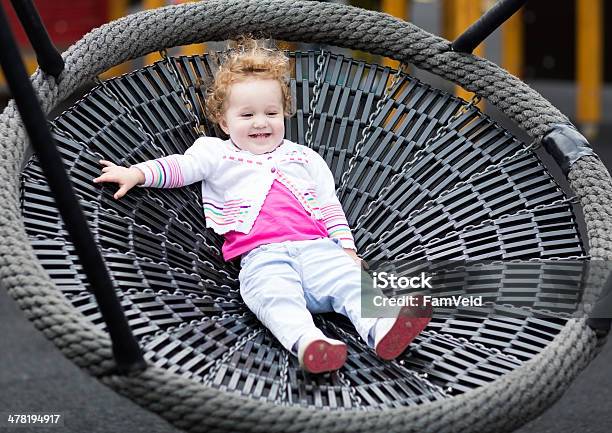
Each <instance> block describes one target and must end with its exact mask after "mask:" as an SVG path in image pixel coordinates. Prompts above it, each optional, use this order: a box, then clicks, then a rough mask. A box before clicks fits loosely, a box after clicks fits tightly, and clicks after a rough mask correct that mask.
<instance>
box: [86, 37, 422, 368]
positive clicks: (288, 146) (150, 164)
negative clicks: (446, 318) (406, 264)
mask: <svg viewBox="0 0 612 433" xmlns="http://www.w3.org/2000/svg"><path fill="white" fill-rule="evenodd" d="M288 82H289V60H288V59H287V57H286V56H285V55H284V54H283V53H282V52H280V51H278V50H270V49H267V48H263V47H262V46H260V45H259V44H258V43H257V42H256V41H254V40H253V39H248V38H243V39H241V41H240V42H239V43H238V44H236V46H235V49H234V50H232V51H230V52H229V54H227V55H226V58H225V59H224V61H223V62H222V64H221V66H220V69H219V71H218V72H217V74H216V76H215V80H214V83H213V85H212V86H211V87H210V89H209V92H208V96H207V99H206V109H207V114H208V116H209V117H210V119H211V120H212V121H214V122H216V123H217V124H218V125H219V127H220V128H221V129H222V130H223V131H224V132H225V134H227V135H228V136H229V139H227V140H222V139H220V138H214V137H200V138H198V139H197V140H196V141H195V143H194V144H193V145H192V146H191V147H190V148H189V149H187V151H186V152H185V154H183V155H170V156H167V157H164V158H159V159H156V160H152V161H146V162H143V163H141V164H136V165H134V166H131V167H129V168H126V167H120V166H116V165H115V164H113V163H112V162H109V161H105V160H102V161H100V163H101V164H102V165H104V166H105V167H104V168H103V169H102V174H101V175H100V176H99V177H98V178H96V179H94V182H114V183H117V184H119V189H118V190H117V192H116V193H115V195H114V197H115V199H119V198H121V197H123V195H125V194H126V193H127V192H128V191H129V190H130V189H131V188H132V187H134V186H136V185H143V186H145V187H155V188H176V187H181V186H184V185H188V184H191V183H194V182H202V200H203V207H204V217H205V219H206V224H207V226H208V227H209V228H211V229H213V230H214V231H215V232H217V233H219V234H221V235H224V237H225V242H224V244H223V247H222V253H223V258H224V259H225V260H226V261H227V260H231V259H234V258H237V257H240V264H241V271H240V275H239V281H240V293H241V295H242V298H243V300H244V302H245V303H246V305H247V306H248V307H249V308H250V309H251V311H253V313H254V314H255V315H256V316H257V318H258V319H259V320H260V321H261V322H262V323H263V324H264V325H265V326H266V327H267V328H268V329H270V331H271V332H272V333H273V334H274V336H275V337H276V338H277V339H278V340H279V341H280V343H281V344H282V345H283V346H284V347H285V348H286V349H287V350H289V351H291V352H292V353H293V354H295V355H297V356H298V359H299V362H300V365H301V366H302V367H303V368H304V369H305V370H306V371H308V372H310V373H322V372H328V371H333V370H337V369H339V368H340V367H342V365H343V364H344V362H345V359H346V354H347V347H346V345H345V344H344V343H343V342H341V341H338V340H335V339H332V338H328V337H326V336H325V335H324V334H323V333H322V332H321V331H320V330H319V329H318V328H317V327H316V326H315V325H314V322H313V319H312V316H311V313H320V312H330V311H335V312H338V313H341V314H344V315H345V316H347V317H348V318H349V319H350V320H351V322H352V323H353V325H354V326H355V328H356V330H357V332H358V333H359V335H360V336H361V337H362V338H363V339H364V341H366V342H367V344H368V345H369V346H370V347H373V348H374V349H375V351H376V353H377V354H378V355H379V356H380V357H381V358H383V359H393V358H395V357H397V356H399V355H400V354H401V353H402V352H403V351H404V349H405V348H406V347H407V346H408V345H409V344H410V342H411V341H412V340H413V338H414V337H415V336H416V335H418V333H419V332H421V330H422V329H423V328H424V327H425V326H426V325H427V323H428V321H429V319H428V318H417V317H412V316H413V315H411V314H410V311H409V310H407V309H403V310H401V311H400V312H399V314H398V316H397V317H396V318H387V319H375V318H363V317H361V271H360V269H361V266H360V259H359V257H358V256H357V253H356V248H355V244H354V241H353V236H352V234H351V230H350V228H349V226H348V223H347V220H346V217H345V215H344V212H343V210H342V207H341V205H340V202H339V201H338V198H337V197H336V194H335V185H334V179H333V176H332V173H331V171H330V170H329V168H328V167H327V165H326V163H325V161H324V160H323V159H322V158H321V157H320V156H319V154H318V153H317V152H315V151H313V150H311V149H310V148H308V147H305V146H302V145H300V144H296V143H293V142H291V141H289V140H285V139H283V137H284V135H285V126H284V120H285V119H284V118H285V116H290V111H291V94H290V91H289V87H288Z"/></svg>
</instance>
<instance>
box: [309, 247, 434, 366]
mask: <svg viewBox="0 0 612 433" xmlns="http://www.w3.org/2000/svg"><path fill="white" fill-rule="evenodd" d="M300 259H301V261H302V266H303V268H302V272H303V275H302V281H303V286H304V293H305V297H306V301H307V305H308V308H309V309H310V311H312V312H324V311H331V310H333V311H335V312H337V313H341V314H343V315H345V316H347V317H348V318H349V319H350V320H351V322H352V323H353V325H354V326H355V329H356V330H357V332H358V333H359V335H360V336H361V338H362V339H363V340H364V341H365V342H366V343H367V344H368V346H370V347H372V348H375V349H376V352H377V354H378V355H379V356H381V357H382V358H383V359H393V358H395V357H397V356H399V355H400V354H401V353H402V352H403V351H404V349H405V348H406V347H407V346H408V345H409V344H410V342H411V341H412V340H413V339H414V338H415V337H416V336H417V335H418V334H419V333H420V332H421V331H422V330H423V329H424V328H425V326H426V325H427V323H429V320H430V319H429V317H417V316H418V315H419V314H417V313H416V312H415V311H412V310H411V309H410V308H408V307H404V308H401V309H400V308H399V307H398V308H397V311H396V317H393V318H381V319H376V318H364V317H362V315H361V302H362V300H361V296H362V292H361V269H360V267H359V265H357V263H355V261H354V260H353V259H352V258H351V257H349V256H348V255H347V254H346V253H345V252H344V251H343V250H342V248H341V247H339V246H338V245H336V244H335V243H334V242H333V241H332V240H331V239H320V240H317V241H312V243H311V244H309V245H308V246H304V247H303V249H302V254H301V255H300ZM381 294H382V293H381ZM420 315H421V316H423V313H422V312H421V313H420Z"/></svg>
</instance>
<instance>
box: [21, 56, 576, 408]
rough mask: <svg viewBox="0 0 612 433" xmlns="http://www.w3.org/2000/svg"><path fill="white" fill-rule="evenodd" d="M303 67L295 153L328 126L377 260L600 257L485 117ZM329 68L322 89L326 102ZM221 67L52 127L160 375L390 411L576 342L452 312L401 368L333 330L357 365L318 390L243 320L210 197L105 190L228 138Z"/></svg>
mask: <svg viewBox="0 0 612 433" xmlns="http://www.w3.org/2000/svg"><path fill="white" fill-rule="evenodd" d="M290 56H291V58H292V60H293V62H292V64H293V65H294V68H293V74H292V80H291V89H292V92H293V94H294V96H295V101H296V108H297V112H296V115H294V116H293V117H292V118H290V119H289V120H288V121H287V123H286V136H287V138H289V139H291V140H293V141H296V142H299V143H304V144H306V141H305V135H306V132H307V131H308V130H309V123H310V124H311V125H312V128H311V129H310V132H311V139H310V140H309V141H310V144H311V145H312V147H313V148H314V149H315V150H316V151H318V152H319V153H320V154H321V155H322V156H323V158H324V159H325V160H326V161H327V163H328V165H329V166H330V168H331V170H332V172H333V173H334V175H335V178H336V182H337V186H338V187H343V188H341V189H342V190H341V200H342V203H343V206H344V209H345V212H346V214H347V217H348V219H349V223H350V225H351V227H353V229H354V235H355V239H356V242H357V246H358V249H359V251H360V252H361V253H362V255H363V256H364V258H365V259H366V260H437V259H441V260H453V259H458V260H459V259H487V260H524V261H528V260H530V259H532V260H534V259H536V260H539V259H553V260H554V259H559V258H575V257H580V256H583V255H584V249H583V246H582V242H581V239H580V237H579V234H578V230H577V225H576V222H575V217H574V214H573V212H572V208H571V203H570V202H569V200H568V199H567V198H566V197H565V194H564V193H563V191H562V190H561V189H560V188H559V186H558V185H557V184H556V182H555V180H554V179H553V178H552V176H551V175H550V174H549V173H548V172H547V170H546V168H545V167H544V166H543V165H542V163H541V162H540V160H539V159H538V158H537V156H536V155H535V154H534V153H533V152H531V150H530V149H529V148H528V146H526V145H525V144H524V143H522V142H520V141H519V140H517V139H516V138H515V137H513V136H512V135H511V134H509V133H508V132H507V131H506V130H504V129H503V128H501V127H500V126H499V125H497V124H496V123H495V122H494V121H493V120H492V119H490V118H489V117H488V116H486V115H485V114H483V113H482V112H480V111H479V109H478V108H477V106H475V105H473V104H469V103H467V102H465V101H463V100H461V99H458V98H456V97H453V96H451V95H449V94H447V93H445V92H442V91H440V90H437V89H434V88H431V87H429V86H428V85H426V84H423V83H421V82H419V81H418V80H416V79H414V78H412V77H411V76H409V75H406V74H404V73H400V74H398V75H397V76H395V73H394V72H395V71H391V70H389V69H388V68H383V67H380V66H376V65H370V64H367V63H365V62H362V61H356V60H353V59H349V58H345V57H343V56H340V55H335V54H329V53H326V54H325V55H324V56H323V57H322V58H320V57H319V53H317V52H305V53H291V54H290ZM318 58H320V59H322V60H324V61H323V63H320V62H319V63H318V62H317V59H318ZM319 65H321V67H322V69H321V70H320V72H321V74H322V75H321V77H322V78H321V79H322V81H321V82H320V85H319V86H316V82H317V80H316V75H317V74H316V71H317V70H318V69H319ZM216 67H217V65H216V60H214V58H213V57H211V56H208V55H203V56H194V57H176V58H175V57H169V58H167V59H165V60H163V61H160V62H158V63H155V64H154V65H151V66H148V67H145V68H144V69H141V70H138V71H135V72H132V73H130V74H127V75H124V76H121V77H118V78H115V79H112V80H109V81H106V82H104V83H100V84H99V85H98V86H96V87H95V88H94V89H93V90H91V92H89V93H88V94H87V95H86V96H85V97H83V98H82V99H81V100H79V101H78V102H77V103H76V104H75V105H74V106H73V107H71V108H70V109H69V110H67V111H65V112H64V113H62V114H61V115H60V116H58V117H57V118H56V119H55V120H54V121H53V122H52V127H53V134H54V136H55V139H56V140H57V142H58V145H59V147H60V150H61V152H62V155H63V158H64V163H65V166H66V169H67V171H68V172H69V174H70V178H71V181H72V184H73V187H74V188H75V190H76V192H77V194H78V196H79V198H80V201H81V206H82V207H83V210H84V212H85V214H86V215H87V218H88V220H89V223H90V227H91V230H92V232H93V233H94V236H95V239H96V240H97V242H98V246H99V248H100V250H101V252H102V255H103V258H104V260H105V262H106V265H107V267H108V270H109V272H110V275H111V278H112V280H113V283H114V287H115V290H116V291H117V294H118V296H119V298H120V301H121V304H122V305H123V308H124V310H125V314H126V316H127V319H128V321H129V324H130V326H131V328H132V330H133V332H134V334H135V336H136V337H137V339H138V340H139V341H140V344H141V346H142V347H143V350H144V352H145V358H146V359H147V360H148V361H149V362H150V363H152V364H154V365H156V366H159V367H162V368H165V369H167V370H169V371H171V372H175V373H177V374H179V375H182V376H184V377H186V378H189V379H191V380H193V381H196V382H203V383H205V384H207V385H209V386H212V387H216V388H219V389H222V390H224V391H227V392H228V393H238V394H241V395H245V396H249V397H252V398H254V399H258V400H266V401H271V402H275V403H278V404H284V405H300V406H309V407H317V408H330V409H338V410H342V409H355V408H362V409H384V408H389V407H397V406H409V405H418V404H421V403H425V402H428V401H434V400H439V399H445V398H447V397H449V396H452V395H457V394H460V393H463V392H465V391H467V390H470V389H473V388H476V387H479V386H483V385H486V384H487V383H489V382H491V381H493V380H495V379H496V378H498V377H500V376H502V375H504V374H506V373H508V372H509V371H512V370H513V369H515V368H517V367H518V366H520V365H521V364H522V363H524V362H525V361H527V360H529V359H531V358H532V357H534V356H535V355H537V354H538V353H539V352H540V351H541V350H542V349H544V348H545V347H546V346H547V344H548V343H549V342H550V341H551V340H552V339H553V338H554V337H555V335H557V333H558V332H559V331H560V330H561V328H562V327H563V325H564V323H565V320H566V319H564V318H563V315H562V314H558V315H554V314H552V315H549V317H544V318H543V317H539V316H533V315H527V314H523V315H521V314H515V315H487V314H474V312H473V311H472V312H470V311H455V312H454V314H453V315H447V314H445V315H442V314H435V312H434V317H433V320H432V322H431V324H430V325H429V327H428V328H427V329H426V330H425V331H424V332H423V333H422V334H421V335H420V336H419V337H418V338H417V339H416V340H415V342H414V343H413V344H412V345H411V346H410V347H409V349H408V350H407V351H406V352H405V353H404V354H403V355H402V356H401V357H400V358H398V359H397V360H396V361H393V362H384V361H381V360H379V359H378V358H377V357H376V355H375V354H374V353H373V352H372V351H371V349H369V348H368V347H367V345H366V344H365V343H364V342H363V341H362V340H361V339H360V337H359V336H358V335H357V333H356V332H355V330H354V329H353V327H352V325H351V324H350V323H349V322H348V321H347V320H346V319H344V318H343V317H341V316H339V315H335V314H325V315H319V316H317V317H316V322H317V324H318V326H319V327H320V328H321V329H322V330H323V331H324V332H325V333H326V334H328V335H329V336H332V337H336V338H339V339H342V340H344V341H346V342H347V344H348V346H349V356H348V360H347V363H346V365H345V367H344V368H343V369H341V370H340V371H339V372H336V373H332V374H327V375H319V376H316V375H308V374H306V373H304V372H303V371H302V370H301V369H300V368H299V366H298V363H297V360H296V359H295V358H294V357H293V356H291V355H290V354H288V353H287V352H286V351H285V350H284V349H283V348H282V347H281V346H280V344H279V343H278V342H277V341H276V340H275V338H274V337H273V336H272V335H271V334H270V333H269V332H268V331H267V330H265V328H263V327H262V326H261V325H260V324H259V322H258V321H257V319H256V318H255V316H254V315H253V314H252V313H251V312H250V311H249V310H248V309H247V308H246V306H245V305H244V304H243V303H242V301H241V298H240V294H239V290H238V280H237V275H238V270H239V269H238V265H237V264H236V263H225V262H223V260H222V258H221V255H220V248H221V244H222V238H220V237H219V236H217V235H215V234H214V233H213V232H212V231H211V230H208V229H206V227H205V224H204V218H203V214H202V209H201V197H200V187H199V185H192V186H189V187H185V188H180V189H173V190H156V189H144V188H139V189H134V190H132V191H131V192H130V193H129V194H128V195H127V196H126V197H124V198H123V199H121V200H119V201H117V200H114V199H113V198H112V193H113V192H114V187H113V186H110V187H101V186H99V185H95V184H93V183H92V179H93V178H94V177H96V176H97V175H98V174H99V172H100V165H99V163H98V160H99V159H101V158H104V159H109V160H111V161H114V162H115V163H117V164H123V165H130V164H134V163H137V162H141V161H143V160H146V159H151V158H157V157H161V156H164V155H167V154H171V153H182V152H184V151H185V150H186V149H187V148H188V147H189V146H190V145H191V144H192V143H193V141H194V140H195V139H196V138H197V133H196V132H195V129H194V127H196V126H201V128H202V130H203V132H204V133H205V134H207V135H215V134H216V131H215V130H214V128H213V127H212V126H211V125H210V124H209V123H207V121H206V120H205V119H204V116H203V110H202V105H203V98H204V91H205V86H206V83H207V82H209V79H210V77H211V76H212V74H213V73H214V71H215V69H216ZM394 76H395V78H394ZM391 83H393V86H392V87H391ZM315 87H318V88H317V91H316V92H315V91H314V88H315ZM390 88H391V90H389V89H390ZM313 99H314V104H313V107H314V111H311V102H312V101H313ZM309 118H310V119H311V121H310V122H309ZM351 159H353V162H352V163H351ZM343 173H348V175H345V177H344V178H343ZM343 179H344V180H345V181H346V182H345V183H344V182H343ZM21 195H22V197H21V200H22V213H23V219H24V223H25V226H26V229H27V233H28V235H29V237H30V240H31V243H32V245H33V247H34V248H35V250H36V254H37V256H38V259H39V260H40V263H41V264H42V265H43V267H44V268H45V269H46V270H47V272H48V273H49V275H50V276H51V278H52V279H53V280H54V282H55V284H56V286H57V287H58V289H59V290H61V291H62V293H63V294H64V295H65V296H66V297H67V298H68V299H69V300H70V302H71V303H72V304H73V305H74V307H75V309H77V310H78V311H80V312H81V313H82V314H83V315H85V316H86V317H88V318H89V320H91V321H92V322H93V323H95V324H96V325H97V326H99V327H100V328H104V323H103V320H102V318H101V316H100V313H99V311H98V308H97V305H96V302H95V300H94V297H93V295H92V294H91V293H90V292H89V291H88V287H89V286H88V283H87V281H86V278H85V276H84V273H83V270H82V267H81V265H80V263H79V259H78V257H77V256H76V254H75V252H74V249H73V246H72V244H71V242H70V240H69V239H68V235H67V232H66V230H65V227H64V225H63V223H62V221H61V218H60V216H59V213H58V211H57V208H56V206H55V203H54V201H53V199H52V198H51V195H50V193H49V189H48V186H47V182H46V180H45V178H44V176H43V175H42V172H41V169H40V166H39V164H38V162H37V161H36V159H32V160H31V161H30V162H29V163H28V164H27V166H26V167H25V169H24V171H23V176H22V190H21ZM488 291H489V292H490V296H491V297H492V298H493V299H495V300H497V301H499V300H500V299H501V300H502V301H500V302H503V298H504V296H510V295H511V294H512V286H511V285H510V284H503V283H502V282H500V283H499V284H494V285H493V286H492V287H490V288H489V289H488ZM521 296H523V297H524V298H525V300H526V302H527V303H528V304H529V305H530V308H531V309H532V310H538V309H541V310H542V311H544V310H546V309H547V308H548V307H549V306H550V305H549V304H547V302H546V299H545V296H544V295H543V292H542V290H539V289H538V290H533V291H531V292H528V293H521Z"/></svg>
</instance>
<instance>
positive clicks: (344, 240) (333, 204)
mask: <svg viewBox="0 0 612 433" xmlns="http://www.w3.org/2000/svg"><path fill="white" fill-rule="evenodd" d="M309 171H310V174H311V176H312V178H313V180H314V181H315V182H316V184H317V195H318V196H319V202H320V206H321V214H322V216H323V223H324V224H325V227H326V228H327V232H328V234H329V237H330V238H333V239H337V240H338V241H339V243H340V245H341V246H342V248H344V251H346V253H347V254H348V255H349V256H351V257H352V258H353V260H355V261H356V262H357V263H360V262H361V259H360V258H359V256H358V255H357V248H356V247H355V241H354V239H353V234H352V233H351V229H350V227H349V225H348V222H347V219H346V215H345V214H344V210H343V209H342V205H341V204H340V200H338V197H337V196H336V185H335V182H334V176H333V174H332V172H331V170H330V169H329V167H328V166H327V163H326V162H325V160H323V158H321V156H320V155H319V154H318V153H317V152H314V151H311V152H309Z"/></svg>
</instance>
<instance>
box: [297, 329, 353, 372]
mask: <svg viewBox="0 0 612 433" xmlns="http://www.w3.org/2000/svg"><path fill="white" fill-rule="evenodd" d="M346 352H347V348H346V344H344V343H343V342H342V341H339V340H334V339H332V338H326V337H320V338H317V337H315V338H313V339H312V340H306V341H304V342H301V341H300V344H299V347H298V360H299V361H300V366H301V367H302V368H303V369H304V370H306V371H307V372H308V373H315V374H317V373H326V372H328V371H335V370H338V369H340V368H341V367H342V366H343V365H344V362H345V361H346Z"/></svg>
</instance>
